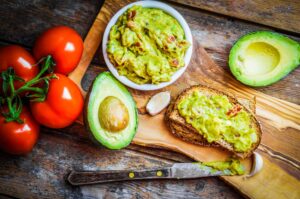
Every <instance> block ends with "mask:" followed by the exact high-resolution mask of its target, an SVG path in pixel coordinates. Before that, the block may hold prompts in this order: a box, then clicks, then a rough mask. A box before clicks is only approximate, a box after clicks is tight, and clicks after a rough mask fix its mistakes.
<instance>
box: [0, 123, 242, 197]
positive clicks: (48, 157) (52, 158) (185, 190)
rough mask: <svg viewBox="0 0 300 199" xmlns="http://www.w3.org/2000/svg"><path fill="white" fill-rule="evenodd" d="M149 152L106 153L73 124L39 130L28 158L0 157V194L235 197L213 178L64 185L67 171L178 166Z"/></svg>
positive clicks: (26, 195)
mask: <svg viewBox="0 0 300 199" xmlns="http://www.w3.org/2000/svg"><path fill="white" fill-rule="evenodd" d="M74 129H76V130H74ZM152 152H155V153H156V155H147V154H145V153H141V152H139V151H136V150H135V148H134V147H133V148H130V147H129V148H128V149H125V150H119V151H116V150H107V149H105V148H103V147H100V146H97V145H95V144H93V143H92V142H91V141H89V139H88V135H87V132H86V130H85V128H84V127H83V126H81V125H79V124H74V125H72V126H70V127H68V128H66V129H64V132H61V130H56V131H55V130H51V129H47V128H44V129H43V133H42V134H41V136H40V139H39V142H38V144H37V146H36V147H35V148H34V150H33V151H32V153H30V154H28V155H26V156H20V157H17V156H16V157H13V156H10V155H7V154H4V153H0V162H1V164H0V193H2V194H4V195H6V196H8V197H9V196H12V197H14V198H49V199H53V198H74V199H79V198H90V199H96V198H125V199H127V198H174V196H176V195H177V196H178V197H177V198H186V197H188V198H222V197H228V198H240V196H239V195H237V194H236V193H235V192H232V191H231V190H230V188H229V187H227V186H226V185H225V184H224V183H223V182H221V181H219V180H218V179H216V178H205V179H197V180H183V181H176V180H163V181H157V180H156V181H154V180H150V181H136V182H115V183H107V184H99V185H92V186H82V187H73V186H71V185H69V184H68V183H66V182H65V177H66V174H68V172H69V171H70V170H71V169H77V170H83V169H86V170H99V169H103V170H107V169H130V168H136V169H142V168H153V167H164V166H168V165H170V164H172V163H174V162H177V161H178V159H177V160H171V159H169V160H167V159H166V160H164V159H162V158H161V157H160V156H163V155H165V154H166V153H168V154H169V156H171V157H176V154H175V153H173V155H172V153H169V152H166V151H163V150H153V149H152ZM178 157H180V155H178ZM178 157H177V158H178ZM180 161H186V158H183V159H181V160H180ZM0 198H1V195H0Z"/></svg>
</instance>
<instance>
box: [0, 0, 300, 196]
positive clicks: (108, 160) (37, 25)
mask: <svg viewBox="0 0 300 199" xmlns="http://www.w3.org/2000/svg"><path fill="white" fill-rule="evenodd" d="M176 2H177V3H176ZM102 3H103V2H102V1H99V0H98V1H97V0H74V1H54V0H53V1H45V0H40V1H25V0H24V1H18V0H14V1H4V0H0V24H1V28H0V45H7V44H19V45H22V46H25V47H26V48H28V49H30V48H31V47H32V46H33V42H34V39H35V38H36V37H37V36H38V35H39V34H40V33H41V32H42V31H43V30H44V29H46V28H48V27H51V26H54V25H60V24H63V25H68V26H71V27H73V28H75V29H76V30H77V31H78V32H79V33H80V34H81V36H82V37H83V38H84V37H85V36H86V34H87V32H88V30H89V28H90V26H91V24H92V23H93V20H94V18H95V17H96V15H97V14H98V12H99V10H100V8H101V5H102ZM168 3H170V4H172V5H173V6H174V7H175V8H176V9H177V10H178V11H179V12H180V13H182V14H183V16H184V17H185V18H186V20H187V21H188V23H189V25H190V26H192V29H193V30H197V31H193V36H194V37H197V40H198V41H200V44H201V45H202V46H203V47H205V49H206V50H207V51H208V52H209V53H210V55H211V56H212V58H213V59H214V60H215V61H216V62H217V63H218V64H219V65H220V66H221V67H224V68H225V69H226V70H228V68H227V56H228V52H229V49H230V47H231V46H232V44H233V42H234V41H235V40H236V39H237V38H238V37H240V36H241V35H243V34H245V33H248V32H251V31H254V30H262V29H263V30H265V29H267V30H270V29H271V30H274V31H278V32H281V33H283V34H286V35H288V36H290V37H291V38H293V39H295V40H297V41H300V15H299V13H300V5H299V3H298V2H297V1H296V0H295V1H292V0H289V1H278V0H276V1H270V0H264V1H262V0H256V1H251V2H250V1H230V0H228V1H221V0H220V1H208V2H206V1H204V0H188V1H180V0H171V1H169V2H168ZM95 65H100V66H105V64H104V61H103V58H102V53H101V51H100V50H99V51H98V53H97V54H96V56H95V58H94V60H93V62H92V64H91V66H90V67H89V69H88V71H87V74H86V77H85V78H86V79H87V81H84V82H85V84H84V87H85V88H88V87H89V85H90V83H91V80H92V79H93V78H94V77H95V76H96V74H98V73H99V72H100V71H103V70H105V68H100V67H96V66H95ZM299 76H300V68H298V69H296V70H295V71H293V72H292V73H291V74H290V75H289V76H288V77H287V78H285V79H283V80H282V81H280V82H278V83H276V84H274V85H272V86H269V87H265V88H260V89H259V90H260V91H262V92H264V93H266V94H269V95H271V96H274V97H277V98H280V99H284V100H287V101H290V102H293V103H296V104H300V92H294V91H295V88H296V89H298V90H300V89H299V87H300V81H299ZM0 139H1V138H0ZM190 161H192V160H191V159H189V158H187V157H185V156H183V155H180V154H177V153H174V152H169V151H165V150H158V149H149V148H144V147H140V146H135V145H130V146H129V147H128V148H126V149H123V150H120V151H110V150H107V149H105V148H102V147H99V146H96V145H94V144H93V143H92V142H91V141H90V140H88V139H87V136H86V131H85V129H84V127H83V126H81V125H79V124H74V125H72V126H70V127H68V128H65V129H61V130H52V129H48V128H43V129H42V133H41V135H40V139H39V142H38V144H37V145H36V147H35V148H34V150H33V151H32V153H31V154H28V155H26V156H20V157H14V156H10V155H7V154H4V153H0V162H1V164H0V198H241V197H242V196H241V195H239V194H238V193H237V192H236V191H235V190H233V189H232V188H231V187H229V186H228V185H226V184H225V183H223V182H222V181H220V180H219V179H218V178H206V179H197V180H181V181H176V180H163V181H158V180H152V181H136V182H119V183H118V182H117V183H108V184H100V185H93V186H82V187H72V186H70V185H69V184H67V183H66V182H65V175H66V174H67V173H68V171H69V170H70V169H72V168H77V169H91V170H96V169H127V168H144V167H158V166H164V165H169V164H172V163H174V162H190Z"/></svg>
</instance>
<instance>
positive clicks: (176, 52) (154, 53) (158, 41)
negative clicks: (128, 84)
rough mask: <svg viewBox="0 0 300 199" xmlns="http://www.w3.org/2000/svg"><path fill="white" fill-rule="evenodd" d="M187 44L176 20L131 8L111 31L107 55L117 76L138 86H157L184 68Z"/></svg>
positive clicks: (160, 13) (161, 13)
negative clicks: (125, 78) (123, 77)
mask: <svg viewBox="0 0 300 199" xmlns="http://www.w3.org/2000/svg"><path fill="white" fill-rule="evenodd" d="M189 45H190V44H189V43H188V42H187V41H186V40H185V34H184V31H183V29H182V27H181V26H180V24H179V23H178V21H177V20H176V19H175V18H173V17H172V16H170V15H169V14H167V13H165V12H164V11H162V10H160V9H156V8H144V7H142V6H133V7H131V8H130V9H128V10H127V11H126V12H125V13H124V14H123V15H122V16H120V18H119V19H118V21H117V23H116V24H115V25H114V26H113V27H112V28H111V31H110V34H109V40H108V44H107V53H108V56H109V59H110V61H111V62H112V63H113V64H114V66H115V67H116V68H117V70H118V73H119V75H123V76H126V77H127V78H128V79H130V80H131V81H133V82H135V83H137V84H146V83H149V84H159V83H161V82H167V81H170V80H171V76H172V75H173V74H174V73H175V72H176V71H177V70H178V69H179V68H181V67H182V66H184V64H185V63H184V56H185V53H186V50H187V49H188V47H189Z"/></svg>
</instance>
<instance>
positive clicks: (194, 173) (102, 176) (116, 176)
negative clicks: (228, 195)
mask: <svg viewBox="0 0 300 199" xmlns="http://www.w3.org/2000/svg"><path fill="white" fill-rule="evenodd" d="M223 175H231V172H230V171H229V170H228V169H226V170H223V171H217V170H215V169H213V168H212V167H208V166H205V165H202V164H201V163H175V164H173V166H171V167H164V168H157V169H144V170H103V171H71V172H70V174H69V175H68V177H67V181H68V182H69V183H70V184H71V185H74V186H78V185H89V184H97V183H104V182H116V181H128V180H146V179H193V178H202V177H209V176H223Z"/></svg>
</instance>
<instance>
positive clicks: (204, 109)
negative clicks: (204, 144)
mask: <svg viewBox="0 0 300 199" xmlns="http://www.w3.org/2000/svg"><path fill="white" fill-rule="evenodd" d="M178 111H179V114H180V115H181V116H182V117H183V118H184V119H185V120H186V122H187V123H188V124H191V125H192V126H193V127H194V128H195V129H196V130H197V131H198V132H199V133H200V134H201V135H202V136H203V137H204V138H205V139H206V140H207V141H208V142H209V143H211V142H215V141H218V140H220V139H223V140H225V141H227V142H228V143H230V144H232V146H233V147H234V149H235V150H236V151H238V152H246V151H248V150H249V149H251V147H252V144H253V143H256V142H257V140H258V138H257V133H256V130H255V129H254V128H253V127H251V118H250V114H249V113H247V112H246V111H245V109H244V108H243V107H242V106H238V105H232V104H231V103H230V102H229V99H228V97H227V96H225V95H211V96H207V95H204V94H202V93H200V92H198V91H194V92H193V93H191V94H190V95H189V96H187V97H185V98H183V99H182V100H181V101H180V102H179V103H178Z"/></svg>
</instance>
